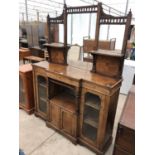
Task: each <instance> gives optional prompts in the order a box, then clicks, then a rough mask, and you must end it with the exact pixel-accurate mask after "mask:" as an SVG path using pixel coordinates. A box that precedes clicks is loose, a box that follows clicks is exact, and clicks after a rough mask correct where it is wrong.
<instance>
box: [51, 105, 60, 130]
mask: <svg viewBox="0 0 155 155" xmlns="http://www.w3.org/2000/svg"><path fill="white" fill-rule="evenodd" d="M50 122H51V123H52V125H54V126H55V127H56V128H58V129H60V107H59V106H57V105H56V104H53V103H50Z"/></svg>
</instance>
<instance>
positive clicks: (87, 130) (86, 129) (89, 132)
mask: <svg viewBox="0 0 155 155" xmlns="http://www.w3.org/2000/svg"><path fill="white" fill-rule="evenodd" d="M82 130H83V131H82V132H83V134H84V135H85V136H86V137H88V138H89V139H91V140H93V141H96V138H97V129H96V128H94V127H92V126H90V125H87V124H84V126H83V129H82Z"/></svg>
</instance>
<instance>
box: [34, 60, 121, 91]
mask: <svg viewBox="0 0 155 155" xmlns="http://www.w3.org/2000/svg"><path fill="white" fill-rule="evenodd" d="M33 65H34V66H37V67H40V68H44V69H45V70H46V71H47V72H48V73H54V74H58V75H62V76H65V77H68V78H72V79H75V80H84V81H87V82H91V83H94V84H97V85H100V86H104V87H107V88H113V87H115V86H116V85H119V84H121V81H122V80H121V79H113V78H110V77H106V76H103V75H99V74H96V73H92V72H91V69H92V63H89V62H82V61H69V62H68V65H66V66H65V65H60V64H54V63H48V62H47V61H42V62H39V63H35V64H33Z"/></svg>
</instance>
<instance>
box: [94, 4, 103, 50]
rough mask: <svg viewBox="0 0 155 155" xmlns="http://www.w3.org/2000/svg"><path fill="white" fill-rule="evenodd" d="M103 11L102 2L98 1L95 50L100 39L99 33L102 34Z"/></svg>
mask: <svg viewBox="0 0 155 155" xmlns="http://www.w3.org/2000/svg"><path fill="white" fill-rule="evenodd" d="M101 11H102V3H98V6H97V20H96V32H95V48H94V50H97V49H98V40H99V34H100V17H101Z"/></svg>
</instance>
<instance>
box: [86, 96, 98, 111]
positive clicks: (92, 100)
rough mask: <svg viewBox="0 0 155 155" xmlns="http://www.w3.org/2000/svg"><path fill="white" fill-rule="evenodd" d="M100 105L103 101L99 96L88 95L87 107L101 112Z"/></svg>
mask: <svg viewBox="0 0 155 155" xmlns="http://www.w3.org/2000/svg"><path fill="white" fill-rule="evenodd" d="M100 104H101V100H100V98H99V97H98V96H96V95H93V94H88V95H87V97H86V101H85V105H87V106H89V107H91V108H93V109H96V110H99V109H100Z"/></svg>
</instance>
